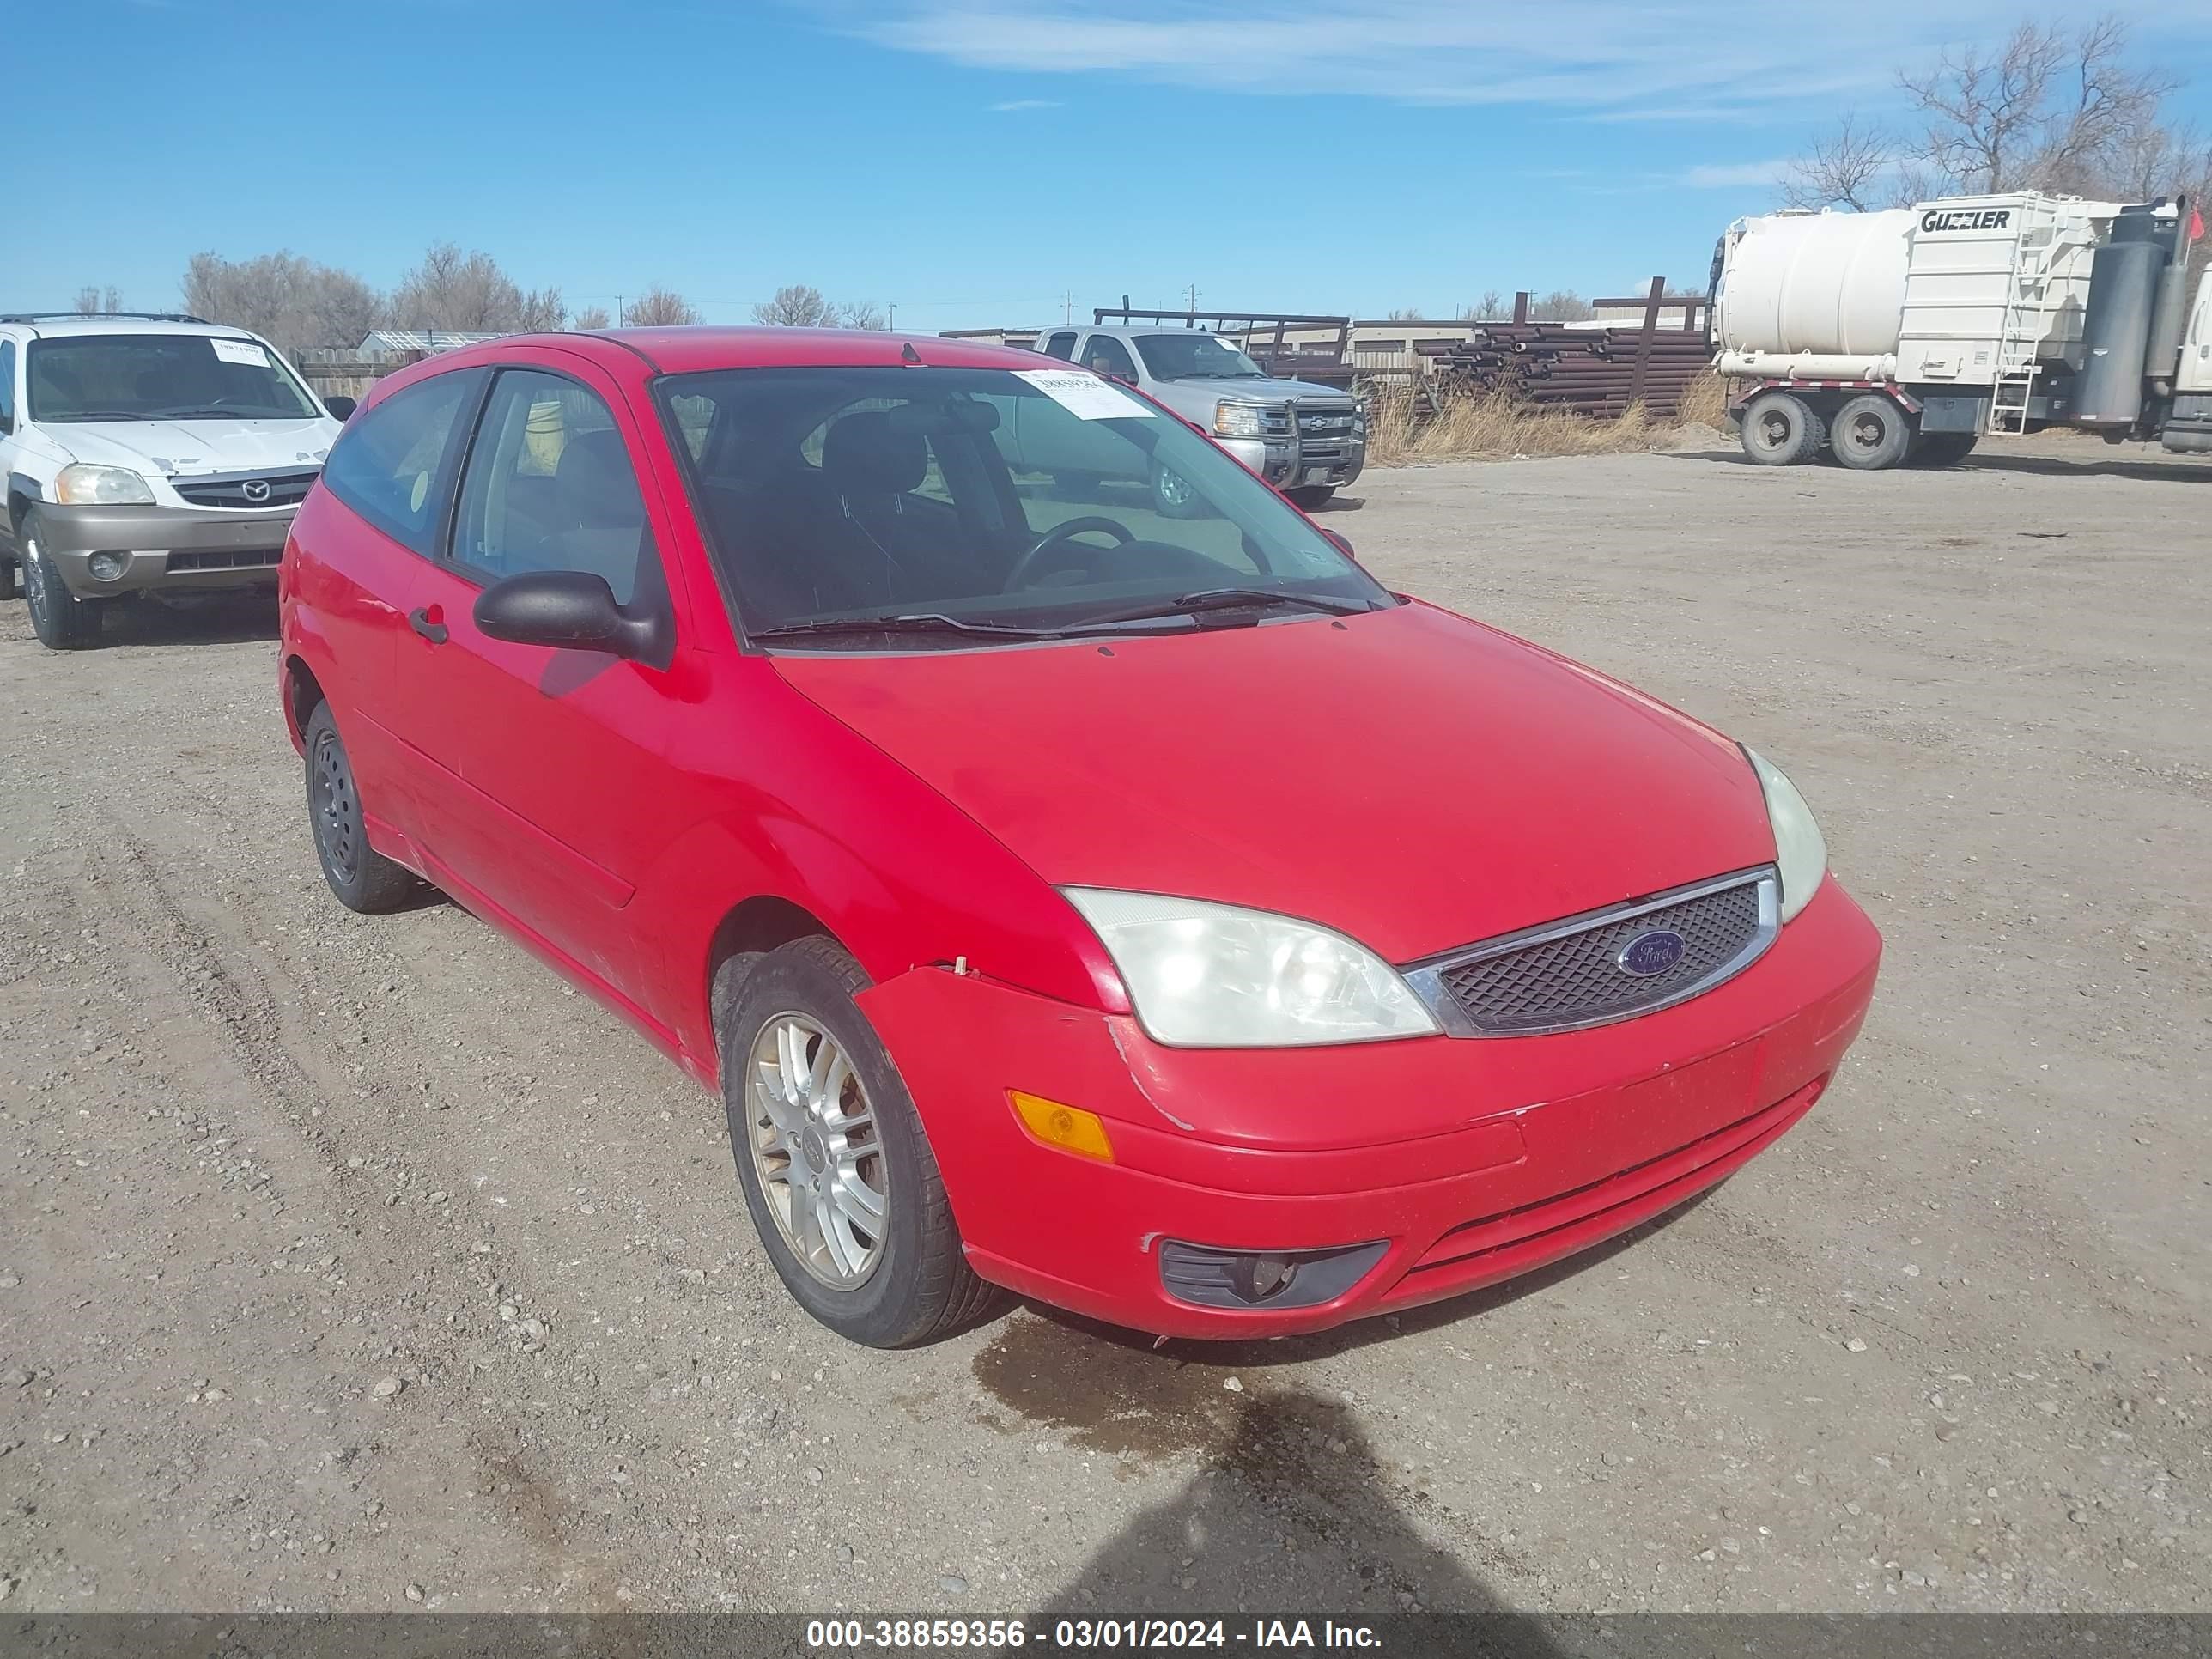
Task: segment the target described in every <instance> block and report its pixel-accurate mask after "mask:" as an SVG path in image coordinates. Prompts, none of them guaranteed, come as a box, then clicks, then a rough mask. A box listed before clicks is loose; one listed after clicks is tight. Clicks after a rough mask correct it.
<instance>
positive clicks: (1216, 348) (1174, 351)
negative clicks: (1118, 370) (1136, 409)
mask: <svg viewBox="0 0 2212 1659" xmlns="http://www.w3.org/2000/svg"><path fill="white" fill-rule="evenodd" d="M1137 355H1138V356H1140V357H1142V358H1143V359H1144V360H1145V367H1146V368H1148V369H1150V370H1151V371H1152V378H1153V379H1154V380H1260V379H1264V378H1265V377H1266V371H1265V370H1263V369H1262V368H1261V367H1260V365H1259V364H1257V363H1255V362H1253V361H1252V360H1251V359H1250V358H1249V357H1247V356H1245V355H1244V354H1243V352H1241V351H1239V350H1238V349H1237V348H1236V347H1235V346H1233V345H1231V344H1230V343H1228V342H1227V341H1226V340H1224V339H1220V338H1218V337H1216V336H1214V335H1212V334H1201V333H1200V332H1199V331H1197V330H1195V329H1185V330H1183V331H1181V332H1179V333H1175V334H1140V335H1139V336H1138V337H1137Z"/></svg>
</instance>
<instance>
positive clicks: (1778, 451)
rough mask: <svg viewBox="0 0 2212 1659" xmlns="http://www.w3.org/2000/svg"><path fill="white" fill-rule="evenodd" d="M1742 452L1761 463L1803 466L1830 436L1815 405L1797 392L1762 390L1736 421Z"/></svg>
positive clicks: (1764, 464)
mask: <svg viewBox="0 0 2212 1659" xmlns="http://www.w3.org/2000/svg"><path fill="white" fill-rule="evenodd" d="M1737 425H1738V428H1739V436H1740V439H1741V442H1742V444H1743V453H1745V454H1746V455H1748V456H1749V457H1750V458H1751V459H1753V460H1754V461H1756V462H1758V463H1759V465H1761V466H1802V465H1803V464H1804V463H1806V462H1807V461H1809V460H1811V459H1813V457H1814V456H1815V455H1817V454H1818V453H1820V444H1821V441H1822V440H1823V439H1824V438H1825V437H1826V435H1827V434H1826V429H1825V428H1823V426H1822V424H1821V421H1820V416H1818V415H1815V414H1814V412H1813V408H1812V405H1811V404H1808V403H1807V402H1806V401H1805V400H1804V399H1803V398H1800V397H1799V396H1797V394H1796V392H1760V393H1759V396H1757V397H1756V398H1753V399H1752V400H1751V402H1750V404H1748V405H1747V406H1746V407H1745V409H1744V411H1743V414H1742V416H1741V418H1740V420H1739V421H1738V422H1737Z"/></svg>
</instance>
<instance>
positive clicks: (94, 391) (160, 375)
mask: <svg viewBox="0 0 2212 1659" xmlns="http://www.w3.org/2000/svg"><path fill="white" fill-rule="evenodd" d="M25 362H26V369H25V375H24V378H25V380H27V382H28V385H29V390H30V416H31V418H32V419H33V420H34V421H47V422H52V421H157V420H221V419H225V418H228V419H230V420H236V421H256V420H260V421H270V420H282V421H312V420H319V419H321V418H322V414H323V411H322V409H321V407H320V406H319V405H318V404H316V403H315V402H314V400H313V398H309V397H308V395H307V392H305V391H304V390H302V389H301V386H300V384H299V382H298V381H296V380H294V379H293V378H292V376H291V374H290V373H289V371H288V370H286V369H285V368H283V366H282V364H281V363H280V362H278V361H277V359H276V355H275V354H274V353H273V352H271V351H270V349H268V347H266V346H264V345H263V344H262V343H260V342H259V341H258V340H244V339H238V340H230V339H222V338H218V337H213V336H210V335H205V334H87V335H76V336H64V337H62V338H60V339H53V340H33V341H32V342H31V345H30V350H29V353H28V355H27V358H26V360H25Z"/></svg>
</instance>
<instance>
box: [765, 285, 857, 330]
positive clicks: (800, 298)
mask: <svg viewBox="0 0 2212 1659" xmlns="http://www.w3.org/2000/svg"><path fill="white" fill-rule="evenodd" d="M753 320H754V321H755V322H757V323H765V324H766V325H769V327H770V328H835V327H836V325H837V308H836V307H835V306H833V305H831V304H830V303H829V301H827V300H825V299H824V298H823V297H822V290H821V289H818V288H809V287H808V286H806V284H805V283H791V284H790V285H789V286H787V287H785V288H780V289H776V291H775V298H774V299H773V300H770V301H768V302H767V303H766V304H764V305H757V306H755V307H753Z"/></svg>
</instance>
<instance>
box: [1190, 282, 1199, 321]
mask: <svg viewBox="0 0 2212 1659" xmlns="http://www.w3.org/2000/svg"><path fill="white" fill-rule="evenodd" d="M1190 319H1191V321H1193V322H1196V321H1197V320H1198V284H1197V283H1192V284H1191V285H1190Z"/></svg>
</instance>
